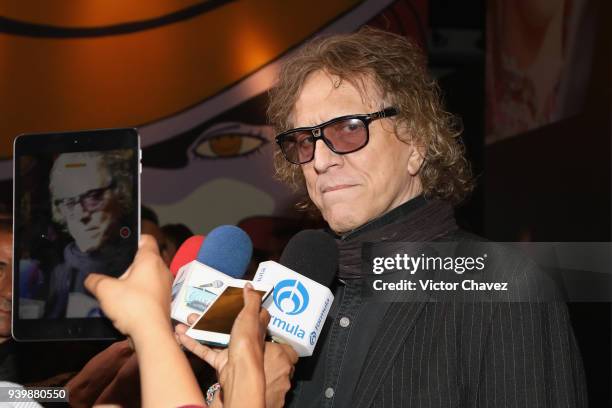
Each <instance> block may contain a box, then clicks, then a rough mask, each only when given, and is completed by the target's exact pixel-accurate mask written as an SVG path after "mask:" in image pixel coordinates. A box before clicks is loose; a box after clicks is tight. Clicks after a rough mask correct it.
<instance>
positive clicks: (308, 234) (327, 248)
mask: <svg viewBox="0 0 612 408" xmlns="http://www.w3.org/2000/svg"><path fill="white" fill-rule="evenodd" d="M280 264H281V265H284V266H286V267H287V268H289V269H291V270H293V271H295V272H297V273H299V274H302V275H304V276H306V277H308V278H310V279H312V280H314V281H316V282H318V283H320V284H321V285H323V286H326V287H329V286H330V285H331V283H332V281H333V279H334V276H336V270H337V269H338V246H337V245H336V241H335V240H334V239H333V238H332V237H331V236H330V235H329V234H326V233H325V232H323V231H321V230H304V231H301V232H298V233H297V234H295V235H294V236H293V238H291V240H289V242H288V243H287V246H285V249H284V251H283V254H282V255H281V258H280Z"/></svg>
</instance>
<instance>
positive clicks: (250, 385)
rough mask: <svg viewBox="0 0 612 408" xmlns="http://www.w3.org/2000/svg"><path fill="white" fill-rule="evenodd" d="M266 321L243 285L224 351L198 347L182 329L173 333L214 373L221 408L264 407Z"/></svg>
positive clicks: (249, 289) (266, 316)
mask: <svg viewBox="0 0 612 408" xmlns="http://www.w3.org/2000/svg"><path fill="white" fill-rule="evenodd" d="M269 321H270V315H269V314H268V312H267V310H265V309H262V308H261V297H260V296H259V295H258V294H257V293H256V292H255V291H253V290H252V286H251V284H249V283H247V284H246V285H245V288H244V308H243V309H242V311H241V312H240V314H239V315H238V317H237V318H236V321H235V322H234V325H233V327H232V332H231V337H230V343H229V347H228V348H227V349H224V350H216V349H211V348H209V347H207V346H204V345H202V344H200V343H198V342H197V341H195V340H193V339H191V338H190V337H188V336H187V335H186V334H185V330H184V329H185V326H183V327H182V328H181V329H179V331H178V332H177V335H178V337H179V340H180V342H181V343H182V344H183V345H184V346H185V347H186V348H188V349H189V350H190V351H191V352H193V353H194V354H196V355H197V356H198V357H200V358H201V359H203V360H204V361H206V362H207V363H208V364H210V365H211V366H212V367H213V368H214V369H215V370H217V373H218V378H219V383H220V384H221V390H222V395H221V399H222V402H223V406H224V407H226V408H233V407H238V406H242V405H244V401H249V407H253V408H259V407H261V408H263V407H266V375H265V372H264V344H265V342H264V338H265V333H266V328H267V326H268V323H269ZM283 399H284V396H283ZM215 402H217V403H218V401H217V400H216V399H215Z"/></svg>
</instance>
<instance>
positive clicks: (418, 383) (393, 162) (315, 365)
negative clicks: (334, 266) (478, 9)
mask: <svg viewBox="0 0 612 408" xmlns="http://www.w3.org/2000/svg"><path fill="white" fill-rule="evenodd" d="M268 114H269V118H270V121H271V123H272V125H273V126H274V127H275V129H276V130H277V132H279V133H278V136H277V138H276V141H277V144H278V146H279V149H277V151H276V156H275V165H276V169H277V173H278V176H279V177H280V178H281V179H282V180H284V181H286V182H288V183H289V184H291V185H293V186H294V187H295V188H296V189H298V190H300V191H302V192H304V193H305V194H304V197H305V199H304V201H303V202H302V203H301V207H302V208H305V209H311V210H318V211H320V213H321V214H322V216H323V218H324V219H325V221H327V223H328V225H329V227H330V229H331V232H332V233H333V234H334V235H335V236H336V238H337V244H338V247H339V251H340V262H339V267H338V272H337V276H336V279H335V283H334V285H333V288H332V289H333V291H334V294H335V300H334V305H333V307H332V309H331V311H330V314H329V317H328V321H327V323H326V327H325V328H324V330H323V333H322V334H321V338H320V339H319V344H318V345H317V349H316V351H315V355H314V356H312V358H310V359H304V360H303V361H301V362H300V363H298V364H299V365H298V368H297V370H296V374H295V377H294V380H295V386H294V389H293V392H292V394H291V395H290V399H289V400H290V406H291V407H300V408H302V407H429V406H436V407H437V406H441V407H442V406H443V407H501V406H504V407H527V406H529V407H531V406H533V407H535V406H540V407H560V406H564V407H569V406H584V405H585V404H586V394H585V388H584V378H583V373H582V363H581V360H580V357H579V353H578V351H577V346H576V342H575V339H574V336H573V333H572V329H571V326H570V324H569V318H568V315H567V310H566V308H565V305H564V304H562V303H551V304H531V303H530V304H528V305H525V304H520V303H501V302H500V303H494V302H490V303H489V304H488V305H486V306H483V305H482V304H479V303H473V302H472V303H453V302H446V301H443V302H428V301H416V300H410V299H408V298H406V299H404V300H403V301H399V302H372V301H369V300H368V299H367V298H366V297H364V293H365V292H364V291H363V287H364V285H366V283H365V282H366V276H364V271H362V268H361V264H362V258H361V248H362V244H363V243H368V242H383V241H405V242H431V241H455V242H457V241H460V242H463V241H473V242H477V241H478V240H479V238H478V237H475V236H472V235H470V234H468V233H466V232H463V231H461V230H460V229H459V228H458V227H457V225H456V223H455V219H454V211H453V205H455V204H457V203H459V202H461V201H462V200H464V198H465V197H466V196H467V194H468V193H470V191H471V190H472V188H473V179H472V175H471V171H470V167H469V163H468V161H467V160H466V158H465V152H464V146H463V144H462V142H461V140H460V138H459V134H460V129H459V127H458V126H457V123H456V121H455V120H454V118H453V116H452V115H450V114H449V113H447V112H445V111H444V109H443V107H442V103H441V98H440V96H439V90H438V87H437V85H436V83H435V82H434V81H433V80H432V79H431V78H430V77H429V75H428V74H427V72H426V61H425V58H424V57H423V55H422V53H421V52H420V50H419V49H418V48H417V47H415V46H414V45H413V44H411V43H410V42H409V41H407V40H406V38H403V37H400V36H397V35H393V34H390V33H387V32H384V31H380V30H375V29H370V28H365V29H362V30H360V31H358V32H356V33H352V34H345V35H333V36H328V37H320V38H316V39H314V40H313V41H311V42H309V43H308V44H306V45H305V46H304V47H302V48H301V49H299V50H297V51H296V52H295V53H294V54H292V55H291V56H289V57H288V58H287V59H286V60H285V62H284V64H283V66H282V68H281V70H280V74H279V80H278V83H277V84H276V86H275V87H274V88H273V89H272V90H271V91H270V105H269V110H268ZM318 142H320V143H318ZM500 256H501V257H502V258H503V259H505V260H508V261H513V262H515V264H516V265H517V268H516V269H517V270H520V269H521V268H522V267H523V266H524V267H525V268H526V267H528V264H527V262H526V261H525V260H522V259H518V258H517V257H515V256H513V255H510V254H505V253H503V252H502V253H501V254H500ZM406 296H408V295H406ZM519 333H520V334H519ZM518 336H522V337H518Z"/></svg>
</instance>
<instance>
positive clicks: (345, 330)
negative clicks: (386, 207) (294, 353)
mask: <svg viewBox="0 0 612 408" xmlns="http://www.w3.org/2000/svg"><path fill="white" fill-rule="evenodd" d="M424 204H425V199H424V198H423V197H422V196H419V197H416V198H414V199H412V200H410V201H408V202H406V203H405V204H402V205H401V206H399V207H397V208H395V209H393V210H391V211H390V212H388V213H387V214H385V215H383V216H382V217H379V218H377V219H375V220H372V221H370V222H369V223H367V224H364V225H363V226H361V227H359V228H357V229H356V230H354V231H351V232H350V233H348V234H345V235H343V236H340V237H338V239H339V241H340V242H342V241H351V240H354V239H357V238H358V237H359V236H361V234H364V233H366V232H369V231H372V230H375V229H377V228H380V227H381V226H383V225H386V224H389V223H392V222H394V221H396V220H397V219H399V218H403V217H405V216H407V215H408V214H410V213H411V212H412V211H414V210H415V209H417V208H420V207H422V206H423V205H424ZM340 251H342V245H340ZM363 284H364V281H363V280H361V279H346V280H340V279H336V280H335V283H334V285H333V287H332V288H331V290H332V292H333V294H334V302H333V304H332V307H331V308H330V312H329V314H328V316H327V319H326V321H325V326H324V327H323V330H322V332H321V336H320V337H319V341H318V344H317V348H316V349H315V352H314V354H313V355H312V356H311V357H306V358H302V359H300V361H299V363H298V365H297V367H296V375H295V377H294V380H295V382H296V386H295V388H294V389H293V392H292V394H291V395H289V396H288V406H290V407H292V408H306V407H346V406H349V404H350V400H351V398H352V396H353V391H354V388H355V386H356V384H357V381H358V379H359V375H360V374H361V372H362V366H363V364H364V362H365V359H366V357H367V355H368V350H369V349H370V345H371V344H372V342H373V340H374V338H375V336H376V333H377V331H378V329H379V327H380V323H381V322H382V320H383V318H384V316H385V313H386V312H387V309H388V307H389V303H382V302H376V303H375V302H370V301H366V300H364V298H363V291H362V285H363Z"/></svg>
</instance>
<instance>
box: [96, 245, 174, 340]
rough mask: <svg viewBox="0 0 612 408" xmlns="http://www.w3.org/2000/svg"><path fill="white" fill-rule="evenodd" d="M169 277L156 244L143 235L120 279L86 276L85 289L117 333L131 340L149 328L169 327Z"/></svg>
mask: <svg viewBox="0 0 612 408" xmlns="http://www.w3.org/2000/svg"><path fill="white" fill-rule="evenodd" d="M171 286H172V275H171V274H170V272H168V268H167V267H166V265H165V264H164V261H163V260H162V259H161V257H160V256H159V250H158V248H157V243H156V241H155V239H154V238H153V237H151V236H150V235H143V236H142V237H141V239H140V242H139V248H138V252H137V253H136V256H135V257H134V262H133V263H132V265H130V267H129V268H128V269H127V271H126V272H125V273H124V274H123V275H121V277H120V278H118V279H116V278H112V277H110V276H106V275H100V274H97V273H92V274H89V276H88V277H87V279H86V280H85V287H86V288H87V289H88V290H89V291H90V292H91V293H92V294H93V295H94V296H95V297H96V298H97V299H98V300H99V301H100V306H101V307H102V310H104V313H105V314H106V316H107V317H108V318H109V319H110V320H111V321H112V322H113V324H114V325H115V327H116V328H117V330H119V331H120V332H121V333H123V334H125V335H129V336H132V335H134V332H135V331H139V330H145V329H146V328H147V326H149V325H151V324H162V325H166V326H168V327H169V324H170V293H171Z"/></svg>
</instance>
